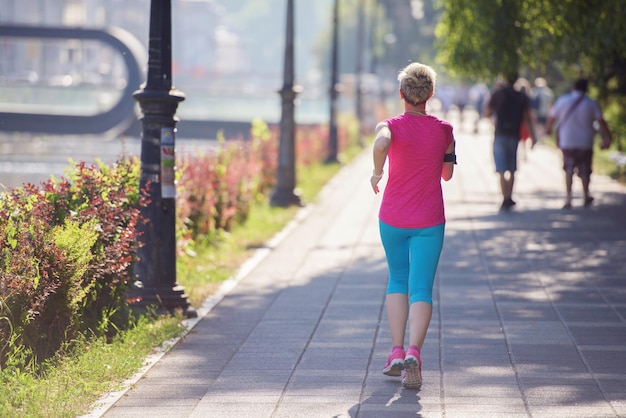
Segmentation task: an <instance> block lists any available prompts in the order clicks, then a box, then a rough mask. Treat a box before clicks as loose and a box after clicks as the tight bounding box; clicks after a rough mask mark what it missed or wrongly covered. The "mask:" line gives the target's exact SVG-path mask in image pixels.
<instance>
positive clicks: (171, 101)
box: [130, 0, 197, 317]
mask: <svg viewBox="0 0 626 418" xmlns="http://www.w3.org/2000/svg"><path fill="white" fill-rule="evenodd" d="M148 54H149V55H148V76H147V81H146V84H145V86H144V87H143V88H142V89H139V90H137V91H136V92H135V94H134V97H135V99H136V100H137V102H139V105H140V106H141V111H142V113H143V117H142V118H141V124H142V135H141V180H140V188H141V190H147V192H148V195H149V203H148V204H147V206H142V207H140V210H141V212H142V215H143V217H144V218H145V219H147V222H146V223H145V224H142V225H140V226H139V227H138V230H139V232H140V234H141V235H140V237H139V239H140V241H141V243H142V247H141V248H140V249H139V250H137V256H138V260H137V263H136V265H135V270H134V275H135V278H136V280H137V282H138V286H135V288H134V289H133V290H132V291H131V295H130V296H131V297H132V299H133V300H134V301H135V302H134V303H133V307H135V308H139V309H145V308H147V307H149V306H155V307H156V308H157V310H158V311H160V312H165V313H173V312H175V311H178V310H182V311H183V313H184V314H185V315H186V316H187V317H196V316H197V313H196V311H195V310H194V309H193V308H192V307H191V306H190V305H189V302H188V301H187V295H186V294H185V292H184V289H183V287H182V286H179V285H178V284H177V283H176V186H175V178H174V176H175V167H174V164H175V153H174V149H175V148H174V145H175V132H176V122H177V118H176V117H175V114H176V109H177V107H178V103H180V102H181V101H183V100H184V99H185V96H184V94H183V93H182V92H180V91H177V90H175V89H172V10H171V0H151V5H150V40H149V51H148Z"/></svg>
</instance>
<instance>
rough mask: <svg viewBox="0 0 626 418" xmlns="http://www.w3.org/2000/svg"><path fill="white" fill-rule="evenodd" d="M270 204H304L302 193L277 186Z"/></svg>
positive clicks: (286, 205)
mask: <svg viewBox="0 0 626 418" xmlns="http://www.w3.org/2000/svg"><path fill="white" fill-rule="evenodd" d="M270 205H272V206H280V207H288V206H303V204H302V199H301V198H300V194H299V193H297V192H296V191H294V190H293V189H286V188H276V189H274V191H273V192H272V195H271V196H270Z"/></svg>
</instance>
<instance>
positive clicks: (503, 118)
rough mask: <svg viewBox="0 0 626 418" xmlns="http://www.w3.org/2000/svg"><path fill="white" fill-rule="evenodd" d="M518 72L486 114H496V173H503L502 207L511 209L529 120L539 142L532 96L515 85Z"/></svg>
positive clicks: (498, 92)
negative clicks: (522, 132) (522, 130)
mask: <svg viewBox="0 0 626 418" xmlns="http://www.w3.org/2000/svg"><path fill="white" fill-rule="evenodd" d="M516 80H517V74H511V75H509V76H508V77H507V82H506V83H505V84H503V85H502V86H500V87H499V88H498V89H496V91H494V93H493V94H492V95H491V98H490V99H489V102H488V104H487V108H486V110H485V117H491V116H495V125H496V126H495V136H494V141H493V159H494V163H495V166H496V172H497V173H498V174H499V176H500V190H501V192H502V205H501V206H500V208H501V209H504V210H508V209H511V208H512V207H513V206H514V205H515V201H514V200H513V184H514V182H515V171H517V145H518V143H519V140H520V126H521V124H522V121H524V122H526V124H527V126H528V127H529V130H530V133H531V136H532V138H533V145H534V144H535V143H536V142H537V136H536V135H535V128H534V124H533V122H532V120H531V118H530V111H529V106H528V98H527V97H526V95H525V94H524V93H523V92H520V91H517V90H515V88H514V87H513V84H514V83H515V81H516Z"/></svg>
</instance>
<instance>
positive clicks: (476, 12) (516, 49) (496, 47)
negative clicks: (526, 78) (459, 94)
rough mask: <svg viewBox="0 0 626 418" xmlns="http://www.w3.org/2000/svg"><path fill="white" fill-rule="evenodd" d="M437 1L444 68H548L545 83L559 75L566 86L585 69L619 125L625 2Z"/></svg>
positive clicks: (489, 72)
mask: <svg viewBox="0 0 626 418" xmlns="http://www.w3.org/2000/svg"><path fill="white" fill-rule="evenodd" d="M440 6H441V7H442V10H443V14H442V18H441V21H440V23H439V25H438V26H437V28H436V37H437V40H436V45H437V49H438V60H439V61H440V62H441V63H443V64H444V65H445V66H446V67H448V69H449V70H451V71H453V72H454V73H456V74H458V75H461V76H469V77H472V78H474V79H485V80H493V79H494V78H496V77H497V76H505V75H507V74H509V73H511V72H515V71H517V72H519V73H521V74H527V75H539V74H541V75H545V74H549V75H550V74H551V75H552V76H549V77H548V78H549V82H551V84H553V85H558V84H559V83H560V82H562V81H563V80H567V82H566V85H567V87H568V88H569V86H570V85H571V80H572V79H573V78H575V77H578V76H585V77H587V78H589V79H590V82H591V85H592V86H594V88H595V89H594V91H593V92H592V94H594V95H595V96H597V98H598V99H599V100H600V101H601V102H602V104H603V105H604V106H606V107H607V109H608V111H607V114H608V119H609V121H610V122H611V123H612V126H613V129H614V130H617V131H622V132H623V131H624V130H626V120H625V118H624V115H623V112H622V111H621V109H623V107H624V105H626V31H624V30H623V22H624V21H625V19H626V2H624V1H622V0H605V1H601V2H594V1H587V0H562V1H559V2H553V1H549V0H524V1H520V0H440ZM562 85H565V84H562ZM558 90H563V88H557V91H558ZM558 92H559V93H562V92H563V91H558ZM618 133H619V132H618ZM622 140H623V139H622ZM625 145H626V144H622V145H618V147H619V146H625Z"/></svg>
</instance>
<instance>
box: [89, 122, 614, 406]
mask: <svg viewBox="0 0 626 418" xmlns="http://www.w3.org/2000/svg"><path fill="white" fill-rule="evenodd" d="M457 144H458V145H457V149H458V151H457V153H458V160H459V165H458V166H457V168H456V172H455V176H454V178H453V180H452V181H451V182H449V183H446V184H445V185H444V193H445V197H446V202H447V218H448V224H447V227H446V241H445V245H444V251H443V254H442V257H441V262H440V267H439V271H438V277H437V280H436V289H435V298H434V316H433V320H432V323H431V327H430V330H429V333H428V336H427V339H426V343H425V346H424V348H423V354H422V358H423V362H424V365H423V376H424V384H423V387H422V389H421V390H420V391H415V390H407V389H403V388H402V386H401V384H400V379H399V378H390V377H386V376H383V375H382V373H381V369H382V367H383V365H384V363H385V360H386V356H387V354H388V350H389V348H390V343H391V342H390V338H389V334H388V330H387V322H386V317H385V311H384V304H383V301H384V294H385V284H386V264H385V258H384V253H383V250H382V247H381V245H380V240H379V236H378V229H377V226H378V224H377V210H378V206H379V204H380V196H374V195H373V193H372V192H371V190H370V186H369V176H370V173H371V164H372V163H371V157H370V154H369V151H365V152H364V153H363V155H362V156H361V157H360V158H358V159H357V160H356V161H354V162H353V163H352V164H350V165H349V166H347V167H346V168H345V169H344V170H343V171H341V172H340V174H339V175H338V176H337V177H336V178H335V179H334V180H333V181H332V182H331V183H330V184H329V185H328V186H327V187H326V188H325V190H324V191H323V193H322V195H321V196H320V197H319V200H318V201H317V202H315V203H314V204H313V205H310V206H309V207H307V208H305V209H303V212H302V216H301V217H300V218H299V220H298V221H297V222H295V223H293V224H292V225H291V226H290V227H289V228H288V230H287V231H286V232H285V233H284V234H282V235H281V236H279V237H278V238H277V239H276V240H274V241H272V242H271V243H270V244H269V245H268V248H266V249H261V250H260V252H259V254H258V257H256V258H255V260H253V261H252V262H251V263H249V264H248V265H247V266H246V267H247V268H246V269H245V270H244V271H242V273H241V274H240V276H238V278H236V279H235V280H233V281H231V282H229V283H228V285H227V286H228V288H227V289H225V290H224V292H222V293H221V294H219V295H218V296H217V297H215V298H213V299H211V300H209V301H208V302H207V305H206V306H205V307H204V308H203V309H202V310H201V316H202V317H201V319H199V320H198V321H196V322H193V323H190V325H192V326H193V329H192V330H191V332H190V333H189V334H188V335H187V336H186V337H185V338H184V339H183V340H182V341H180V342H179V343H178V344H177V345H175V346H174V347H173V349H172V350H171V351H169V352H168V353H167V354H165V355H164V356H162V357H160V359H159V360H158V361H156V360H155V361H154V362H153V363H154V365H153V366H152V367H150V368H149V370H147V371H145V373H143V374H142V377H141V378H138V380H137V381H136V383H135V384H134V385H132V388H131V389H129V390H128V391H126V392H125V393H124V394H123V395H122V392H118V393H116V394H112V395H111V396H109V397H108V398H103V401H102V403H101V404H100V405H99V407H98V408H97V409H96V410H94V413H93V414H92V415H91V416H101V415H103V414H104V415H105V416H106V417H107V418H115V417H151V418H157V417H168V418H169V417H219V418H227V417H237V418H239V417H254V418H261V417H281V418H282V417H285V418H287V417H289V418H294V417H360V418H364V417H372V418H374V417H376V418H380V417H409V416H422V417H444V416H445V417H446V418H450V417H617V416H626V389H625V388H626V320H625V319H626V216H625V213H626V188H625V187H623V186H621V185H619V184H617V183H615V182H613V181H612V180H610V179H607V178H603V177H600V176H594V177H593V179H592V192H593V195H594V197H595V202H594V205H593V206H592V207H590V208H584V207H582V198H581V197H580V194H581V191H580V183H579V182H576V183H575V193H576V199H575V201H574V207H573V209H571V210H563V209H561V207H562V205H563V192H564V185H563V174H562V171H561V162H560V155H559V154H558V153H557V152H556V151H555V150H553V149H551V148H550V147H548V146H544V145H541V144H540V145H538V146H537V147H535V149H533V150H532V151H531V152H528V153H527V154H526V159H525V160H524V158H523V157H522V156H520V170H519V172H518V175H517V182H516V187H515V193H514V199H515V200H516V201H517V205H516V206H515V207H514V208H513V209H512V210H511V211H507V212H501V211H500V210H499V206H500V197H499V190H498V187H499V186H498V179H497V177H496V175H495V173H494V170H493V163H492V158H491V133H490V131H489V129H488V127H487V129H482V130H481V133H480V134H479V135H474V134H472V133H471V129H467V130H466V131H460V132H457Z"/></svg>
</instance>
